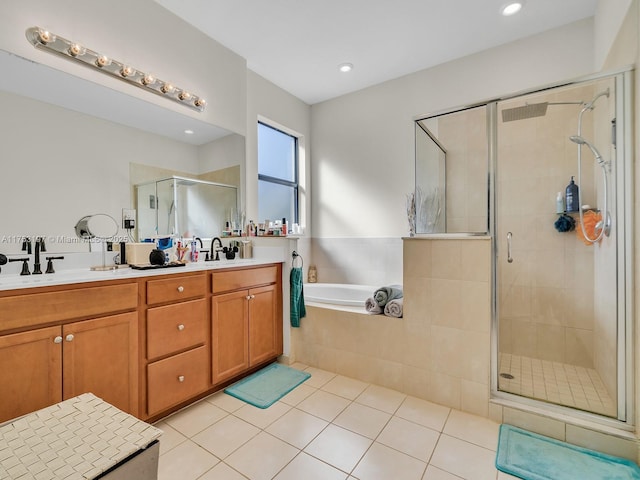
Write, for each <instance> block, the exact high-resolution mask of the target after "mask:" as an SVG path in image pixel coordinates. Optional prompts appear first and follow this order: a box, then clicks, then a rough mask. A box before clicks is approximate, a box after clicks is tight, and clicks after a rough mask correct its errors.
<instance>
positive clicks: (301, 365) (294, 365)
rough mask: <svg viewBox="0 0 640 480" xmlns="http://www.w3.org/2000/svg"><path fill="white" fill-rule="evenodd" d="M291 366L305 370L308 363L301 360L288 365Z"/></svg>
mask: <svg viewBox="0 0 640 480" xmlns="http://www.w3.org/2000/svg"><path fill="white" fill-rule="evenodd" d="M289 366H290V367H291V368H295V369H296V370H306V369H307V368H309V365H307V364H305V363H302V362H295V363H292V364H291V365H289Z"/></svg>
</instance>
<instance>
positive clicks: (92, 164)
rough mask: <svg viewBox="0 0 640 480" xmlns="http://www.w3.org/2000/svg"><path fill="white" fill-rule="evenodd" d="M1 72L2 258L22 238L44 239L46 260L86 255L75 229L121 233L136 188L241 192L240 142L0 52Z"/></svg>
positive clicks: (15, 249)
mask: <svg viewBox="0 0 640 480" xmlns="http://www.w3.org/2000/svg"><path fill="white" fill-rule="evenodd" d="M0 67H1V68H2V72H3V76H2V78H1V79H0V105H1V108H0V112H1V113H0V143H1V144H2V157H3V161H2V165H3V172H2V177H3V185H2V199H3V204H4V206H3V212H4V213H3V218H2V220H3V221H2V225H1V226H0V253H2V254H17V253H20V248H21V239H22V237H23V236H32V237H35V236H42V237H45V239H46V241H47V251H49V252H88V251H90V242H87V241H83V240H81V239H78V238H77V236H76V235H75V232H74V226H75V224H76V222H77V220H78V219H79V218H82V217H84V216H86V215H92V214H97V213H104V214H108V215H110V216H112V217H113V218H115V219H116V220H117V221H118V224H120V223H121V218H122V210H123V209H130V208H135V201H134V194H133V192H134V188H133V185H136V184H139V183H143V182H147V181H152V180H156V179H159V178H164V177H167V176H170V175H183V176H191V177H197V178H199V179H201V180H206V181H212V182H219V183H224V184H232V185H236V186H238V188H240V187H241V179H240V177H241V174H240V172H241V170H242V169H243V168H244V157H245V139H244V137H243V136H242V135H239V134H236V133H233V132H230V131H228V130H225V129H223V128H219V127H217V126H214V125H211V124H208V123H205V122H202V121H200V120H198V119H197V117H194V116H193V115H192V114H189V115H187V114H182V113H179V112H178V111H175V110H172V109H171V108H166V109H165V108H162V107H160V106H158V105H155V104H152V103H148V102H145V101H142V100H140V99H137V98H135V97H131V96H128V95H126V94H124V93H122V92H120V91H116V90H111V89H109V88H107V87H105V86H102V85H97V84H95V83H92V82H89V81H87V80H84V79H80V78H78V77H75V76H73V75H70V74H68V73H65V72H61V71H58V70H55V69H53V68H50V67H48V66H45V65H42V64H38V63H36V62H33V61H30V60H26V59H24V58H22V57H19V56H17V55H14V54H11V53H9V52H6V51H2V50H0ZM178 107H180V106H178ZM173 108H175V107H173ZM185 129H189V130H193V131H194V132H195V133H194V135H191V136H189V137H187V136H186V135H185V132H184V130H185ZM239 197H240V198H242V193H239ZM118 236H122V237H123V240H126V239H127V238H126V231H124V230H123V229H122V227H120V231H119V234H118Z"/></svg>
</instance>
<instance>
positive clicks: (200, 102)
mask: <svg viewBox="0 0 640 480" xmlns="http://www.w3.org/2000/svg"><path fill="white" fill-rule="evenodd" d="M193 104H194V105H195V106H196V107H203V108H204V106H205V105H206V104H207V101H206V100H205V99H204V98H196V99H195V101H194V102H193Z"/></svg>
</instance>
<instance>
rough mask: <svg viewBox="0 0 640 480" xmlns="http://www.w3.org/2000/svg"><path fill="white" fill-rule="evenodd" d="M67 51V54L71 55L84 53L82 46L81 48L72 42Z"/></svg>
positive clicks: (75, 55)
mask: <svg viewBox="0 0 640 480" xmlns="http://www.w3.org/2000/svg"><path fill="white" fill-rule="evenodd" d="M67 51H68V52H69V55H71V56H72V57H77V56H78V55H82V54H83V53H84V48H82V47H81V46H80V45H78V44H77V43H74V44H73V45H71V46H70V47H69V49H68V50H67Z"/></svg>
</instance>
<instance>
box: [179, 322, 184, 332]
mask: <svg viewBox="0 0 640 480" xmlns="http://www.w3.org/2000/svg"><path fill="white" fill-rule="evenodd" d="M178 330H180V331H182V330H184V325H183V324H182V323H181V324H180V325H178Z"/></svg>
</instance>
